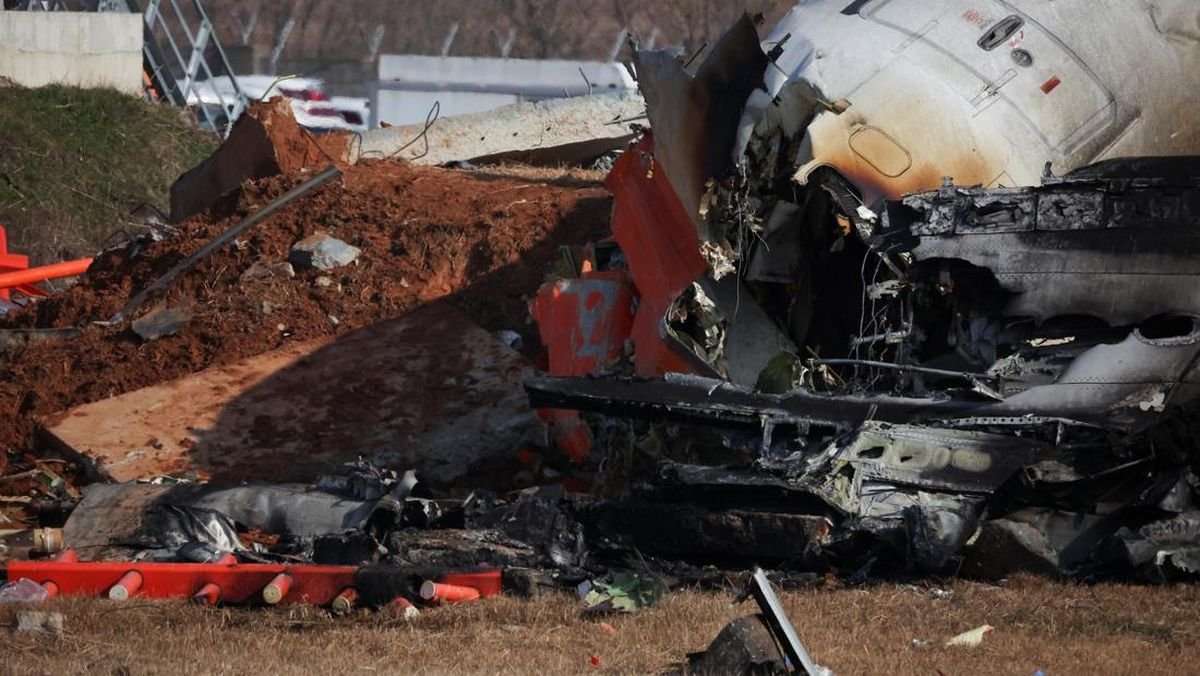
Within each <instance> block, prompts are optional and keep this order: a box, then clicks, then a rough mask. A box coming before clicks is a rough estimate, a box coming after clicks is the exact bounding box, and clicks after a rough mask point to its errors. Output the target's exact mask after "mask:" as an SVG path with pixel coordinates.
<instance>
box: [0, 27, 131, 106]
mask: <svg viewBox="0 0 1200 676" xmlns="http://www.w3.org/2000/svg"><path fill="white" fill-rule="evenodd" d="M0 76H2V77H6V78H8V79H10V80H12V81H13V82H15V83H16V84H18V85H22V86H25V87H40V86H43V85H48V84H55V83H59V84H68V85H75V86H79V87H111V88H113V89H117V90H118V91H122V92H127V93H129V94H140V93H141V91H142V15H141V14H133V13H130V14H123V13H109V12H102V13H98V12H0Z"/></svg>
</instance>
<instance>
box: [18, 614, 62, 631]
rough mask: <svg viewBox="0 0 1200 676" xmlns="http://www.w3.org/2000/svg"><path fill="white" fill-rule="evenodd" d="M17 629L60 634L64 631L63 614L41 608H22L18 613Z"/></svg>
mask: <svg viewBox="0 0 1200 676" xmlns="http://www.w3.org/2000/svg"><path fill="white" fill-rule="evenodd" d="M16 631H17V632H18V633H20V632H43V633H47V634H54V635H55V636H58V635H60V634H62V632H63V614H62V613H47V612H43V611H41V610H22V611H20V612H18V613H17V626H16Z"/></svg>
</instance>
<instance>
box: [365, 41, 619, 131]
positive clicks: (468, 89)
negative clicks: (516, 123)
mask: <svg viewBox="0 0 1200 676" xmlns="http://www.w3.org/2000/svg"><path fill="white" fill-rule="evenodd" d="M636 88H637V84H636V83H635V82H634V80H633V76H632V75H631V74H630V72H629V69H628V68H626V67H625V66H624V65H623V64H621V63H617V62H605V61H563V60H552V59H545V60H535V59H498V58H482V57H460V56H416V55H409V54H383V55H381V56H380V57H379V80H378V82H376V83H374V84H373V86H372V94H371V113H372V121H371V126H372V127H377V126H379V122H380V121H382V122H386V123H388V124H390V125H397V126H399V125H407V124H420V123H423V122H425V119H426V118H427V117H428V116H429V114H430V111H431V110H432V109H433V107H434V104H435V103H436V104H437V106H438V115H439V116H440V117H449V116H454V115H463V114H467V113H479V112H483V111H487V110H492V109H494V108H499V107H501V106H505V105H509V104H513V103H521V102H524V101H542V100H545V99H554V98H567V97H572V96H583V95H586V94H589V93H593V94H600V93H613V94H616V93H621V92H625V91H632V90H635V89H636Z"/></svg>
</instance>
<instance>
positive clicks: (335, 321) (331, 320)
mask: <svg viewBox="0 0 1200 676" xmlns="http://www.w3.org/2000/svg"><path fill="white" fill-rule="evenodd" d="M329 323H330V324H333V325H334V326H337V325H338V324H341V323H342V320H340V319H338V318H337V317H334V316H333V315H329Z"/></svg>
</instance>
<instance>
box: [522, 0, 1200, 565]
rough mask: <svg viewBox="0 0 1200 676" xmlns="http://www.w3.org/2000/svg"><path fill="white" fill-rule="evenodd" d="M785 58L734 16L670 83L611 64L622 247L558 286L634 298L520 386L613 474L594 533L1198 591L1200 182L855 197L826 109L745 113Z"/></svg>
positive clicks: (778, 105) (756, 107)
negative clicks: (594, 361) (820, 132)
mask: <svg viewBox="0 0 1200 676" xmlns="http://www.w3.org/2000/svg"><path fill="white" fill-rule="evenodd" d="M790 37H791V36H790V34H789V35H783V36H782V37H780V36H778V35H777V36H773V39H772V40H768V42H767V43H766V44H767V45H768V46H771V45H772V44H773V48H772V49H770V51H769V52H768V53H764V51H763V48H761V47H760V42H759V38H758V36H757V34H756V32H755V25H754V21H753V20H752V19H751V18H750V17H745V18H744V19H743V20H742V21H741V22H740V23H739V24H738V25H736V26H735V27H734V28H733V29H731V30H730V31H729V33H727V34H726V35H725V36H724V37H723V38H722V39H721V40H720V41H719V42H717V43H716V44H715V45H714V46H713V47H712V49H711V50H710V51H709V53H708V54H707V56H706V58H705V59H703V61H702V62H701V63H700V64H699V65H698V66H697V67H696V68H695V70H694V72H689V71H688V70H687V69H686V68H685V66H684V65H683V64H682V63H681V61H680V60H678V59H676V58H674V57H673V56H672V55H669V54H666V53H663V52H653V51H649V52H647V51H638V52H636V57H635V61H636V65H637V71H638V75H639V81H640V86H641V89H642V93H643V95H644V97H645V99H646V103H647V110H648V115H649V120H650V126H651V128H652V130H653V132H652V133H651V132H646V134H645V136H644V137H643V138H642V140H641V141H639V142H638V143H637V144H635V145H634V146H633V148H632V149H631V150H630V151H629V152H627V153H626V154H625V156H623V157H622V159H621V160H620V161H619V162H618V165H617V167H616V168H615V169H614V170H613V174H612V175H610V177H609V179H608V183H609V186H610V187H611V188H612V189H613V192H614V195H615V197H616V201H617V206H616V211H615V213H614V221H613V232H614V239H615V241H616V245H617V246H618V247H619V248H620V250H619V251H618V252H616V253H613V252H612V251H608V252H607V253H595V252H593V253H594V254H595V255H594V260H593V263H594V265H593V266H584V269H582V270H580V273H579V277H580V279H578V280H571V281H572V283H578V284H589V283H590V284H598V283H601V282H604V283H609V282H612V280H614V279H616V280H618V282H617V283H618V284H624V285H626V286H630V285H631V286H632V288H633V289H634V290H635V297H636V299H637V300H636V302H635V303H633V307H632V308H627V307H624V306H621V307H617V308H616V309H614V310H612V311H610V312H609V315H608V316H607V317H605V318H604V322H602V323H601V324H597V321H598V320H597V318H596V317H594V316H593V317H590V318H589V319H588V323H587V324H586V325H585V326H584V327H583V328H584V329H585V331H583V332H582V334H581V335H582V336H583V338H582V339H581V341H577V343H576V344H574V345H572V346H570V348H563V349H571V350H573V351H574V356H577V357H579V356H582V355H585V354H586V355H587V356H590V357H595V355H596V353H597V345H596V344H595V341H596V340H598V339H597V338H596V336H597V335H599V334H600V333H603V331H598V330H597V329H596V326H603V327H605V329H604V330H608V331H609V332H610V334H613V335H615V337H612V336H611V335H610V336H609V338H608V339H607V343H605V345H606V346H607V348H606V350H601V351H602V352H606V353H607V355H608V357H609V359H608V360H607V361H606V362H604V363H602V364H599V365H597V367H595V368H586V365H585V367H580V361H579V360H578V359H576V360H575V361H574V362H572V361H571V358H570V357H571V355H568V356H567V357H566V358H563V357H562V355H561V354H560V355H557V356H558V357H559V359H558V362H557V363H559V364H560V365H562V364H566V365H567V366H566V367H562V366H560V368H558V369H557V370H556V369H554V368H552V369H551V373H552V375H551V376H550V377H539V378H534V379H532V380H530V381H528V382H527V385H526V389H527V390H528V392H529V395H530V398H531V401H532V403H533V404H534V405H536V406H543V407H553V408H555V409H570V410H577V411H583V412H586V416H585V418H584V420H586V421H587V422H588V423H589V425H588V430H589V432H590V437H589V438H590V440H591V442H592V443H593V444H594V446H595V449H594V451H595V453H596V454H598V455H599V456H601V457H603V458H605V460H604V461H603V465H602V470H603V471H605V472H607V473H609V474H620V473H621V472H625V473H626V474H625V476H624V479H625V482H624V484H623V485H624V487H625V489H627V490H629V491H630V493H631V494H632V497H629V498H626V499H623V500H620V501H615V502H611V503H608V504H606V505H603V506H600V507H597V508H596V509H597V510H599V512H601V513H603V515H604V518H603V519H601V520H600V521H599V523H600V524H601V525H602V526H603V528H602V530H603V532H606V533H620V534H622V535H621V537H623V538H625V539H626V540H627V541H628V542H630V543H631V544H634V545H635V546H637V547H638V548H639V549H640V550H641V551H645V552H648V553H653V554H657V555H665V556H672V557H680V558H685V559H695V560H705V561H708V562H713V561H717V560H720V559H721V557H722V552H724V553H725V554H728V555H729V556H730V557H732V558H738V559H743V560H745V559H753V560H756V561H761V562H763V563H764V565H775V566H778V567H782V568H792V569H797V570H805V569H809V570H821V569H823V568H825V567H828V566H833V567H835V568H837V569H839V570H842V571H845V572H847V573H854V572H855V571H857V572H858V574H860V575H865V574H867V573H868V572H872V571H873V572H874V573H876V574H893V573H902V572H905V571H908V572H919V573H939V574H945V573H956V572H959V571H971V572H974V573H978V574H989V573H990V574H1004V573H1006V572H1008V571H1010V570H1011V569H1012V568H1022V567H1023V568H1033V569H1038V570H1044V571H1047V572H1051V573H1057V574H1065V575H1070V576H1076V577H1084V578H1090V577H1103V576H1111V575H1131V574H1137V575H1141V576H1143V577H1145V578H1147V579H1151V580H1166V579H1175V578H1177V577H1184V576H1194V575H1195V574H1196V573H1198V572H1200V538H1198V537H1197V536H1198V535H1200V526H1198V524H1200V511H1198V508H1197V506H1196V496H1197V487H1198V486H1197V481H1198V480H1197V471H1196V459H1197V454H1196V451H1197V442H1196V439H1197V436H1196V430H1195V423H1194V419H1195V410H1196V408H1197V396H1198V395H1200V372H1198V370H1197V357H1200V295H1198V294H1197V292H1196V289H1197V288H1200V286H1198V284H1197V282H1198V281H1200V279H1198V276H1200V265H1198V264H1197V262H1196V261H1197V260H1198V259H1197V256H1196V252H1197V251H1198V250H1200V230H1197V222H1198V221H1200V158H1196V157H1171V158H1167V157H1163V158H1155V157H1150V158H1137V159H1115V160H1108V161H1103V162H1100V163H1097V164H1094V165H1091V166H1086V167H1083V168H1079V169H1076V170H1074V171H1070V172H1069V173H1066V174H1064V175H1061V176H1056V175H1054V174H1053V173H1052V167H1050V166H1047V168H1046V172H1045V176H1044V178H1043V180H1042V182H1041V184H1040V185H1033V186H1024V187H990V188H984V187H979V186H968V185H958V184H956V183H955V182H954V181H953V180H952V179H950V178H946V179H944V180H943V183H942V185H941V187H939V188H936V189H933V190H926V191H923V192H916V193H912V194H907V195H904V196H902V197H901V196H897V197H896V198H886V197H879V198H875V199H872V200H871V201H870V202H867V201H864V198H863V195H864V193H872V192H878V191H876V190H870V189H865V188H864V187H863V186H861V185H858V184H856V182H855V181H854V180H852V177H850V176H846V175H843V174H842V173H841V172H839V170H838V169H837V167H836V166H831V165H820V166H813V162H812V161H811V160H812V147H811V139H810V137H809V135H808V134H807V133H806V129H807V127H808V125H809V124H810V123H811V122H812V121H813V120H814V118H815V117H817V116H818V114H821V115H838V114H842V113H843V112H845V111H846V110H847V107H848V106H849V105H850V104H848V103H847V102H845V101H827V100H824V97H823V96H822V93H821V92H820V91H819V90H818V89H817V88H816V87H815V86H814V85H812V84H811V83H809V82H807V81H805V80H803V79H793V80H788V81H787V83H786V85H785V86H783V87H782V88H781V89H780V90H779V93H778V94H777V95H775V96H774V97H771V96H769V95H768V94H767V93H766V92H765V91H764V90H763V88H762V87H763V80H764V75H768V74H770V73H771V71H772V69H775V70H778V69H779V66H778V65H777V64H776V61H777V59H778V57H779V55H780V54H781V53H783V52H785V51H786V50H787V49H788V48H789V47H790V46H791V45H790V44H789V42H788V40H789V38H790ZM797 48H800V46H797ZM780 72H782V71H780ZM818 164H819V163H818ZM664 175H665V178H666V181H669V189H665V188H664V187H663V186H664V185H667V184H666V183H665V181H664ZM671 201H675V202H676V203H674V204H672V203H670V202H671ZM597 251H601V249H599V248H597ZM589 267H590V270H589V269H588V268H589ZM693 273H694V274H693ZM622 275H624V276H626V280H625V281H620V280H621V279H622V277H621V276H622ZM629 280H631V281H629ZM609 295H610V296H611V294H609ZM606 297H609V296H606ZM663 297H665V298H666V301H665V302H664V301H662V300H661V298H663ZM580 307H583V306H582V304H581V305H580ZM589 307H593V306H589ZM535 314H536V311H535ZM543 314H545V313H543ZM647 314H649V315H651V316H648V317H647V316H646V315H647ZM614 317H616V318H617V319H613V318H614ZM613 325H624V326H627V327H629V328H627V329H626V330H625V332H624V333H622V331H620V330H617V331H616V332H615V333H613V331H612V326H613ZM543 331H545V329H544V328H543ZM606 335H607V334H606ZM625 339H631V340H629V342H628V343H623V342H622V341H623V340H625ZM589 341H591V342H589ZM546 342H547V344H548V345H550V348H551V350H552V354H551V363H552V364H554V363H555V362H556V359H555V358H556V355H555V354H554V353H553V351H554V349H555V347H554V345H553V344H552V342H551V341H546ZM622 344H626V345H631V346H632V347H631V348H629V347H626V348H624V349H622V348H621V347H620V346H621V345H622ZM614 346H616V347H614ZM601 347H604V346H601ZM609 348H611V349H609ZM560 413H561V412H560ZM559 422H561V420H559ZM631 454H632V455H635V456H638V457H639V458H641V459H642V460H643V461H646V462H647V463H648V465H647V466H656V467H657V468H658V469H657V470H655V471H652V472H649V474H648V475H642V476H636V475H635V473H633V472H630V470H629V467H630V466H631V462H632V461H631V460H629V459H628V458H629V456H630V455H631ZM621 459H624V460H621ZM722 528H724V530H722ZM719 532H724V533H725V535H716V533H719ZM725 536H727V537H725ZM722 538H724V539H722ZM714 541H720V542H714Z"/></svg>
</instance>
